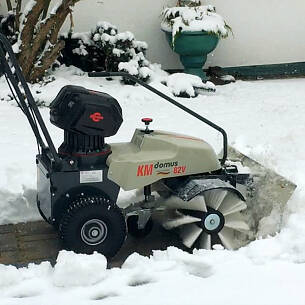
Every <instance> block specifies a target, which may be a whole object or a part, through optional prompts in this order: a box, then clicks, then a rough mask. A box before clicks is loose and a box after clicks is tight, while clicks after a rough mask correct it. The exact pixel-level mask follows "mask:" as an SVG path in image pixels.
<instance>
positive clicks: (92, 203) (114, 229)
mask: <svg viewBox="0 0 305 305" xmlns="http://www.w3.org/2000/svg"><path fill="white" fill-rule="evenodd" d="M59 230H60V236H61V238H62V240H63V243H64V245H65V247H66V248H67V249H70V250H73V251H75V252H76V253H87V254H91V253H93V252H94V251H98V252H100V253H103V254H104V255H105V256H106V257H112V256H114V255H115V254H116V253H117V252H118V250H119V249H120V248H121V246H122V244H123V242H124V240H125V238H126V224H125V218H124V216H123V214H122V212H121V210H120V209H119V208H118V207H117V206H116V205H115V204H113V203H112V202H110V200H109V199H105V198H103V197H99V196H95V197H88V198H80V199H78V200H76V201H74V202H73V203H72V204H71V206H70V207H69V208H68V210H67V211H66V212H65V213H64V215H63V217H62V220H61V222H60V225H59Z"/></svg>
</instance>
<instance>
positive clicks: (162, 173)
mask: <svg viewBox="0 0 305 305" xmlns="http://www.w3.org/2000/svg"><path fill="white" fill-rule="evenodd" d="M169 173H170V171H167V172H161V171H158V172H157V175H158V176H166V175H168V174H169Z"/></svg>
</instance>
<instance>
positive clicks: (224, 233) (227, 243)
mask: <svg viewBox="0 0 305 305" xmlns="http://www.w3.org/2000/svg"><path fill="white" fill-rule="evenodd" d="M218 236H219V238H220V240H221V242H222V244H223V245H224V247H225V248H226V249H228V250H235V249H237V248H239V247H240V243H239V242H238V241H237V240H236V237H235V235H234V230H233V229H231V228H226V227H224V228H223V229H222V230H221V231H220V232H219V233H218Z"/></svg>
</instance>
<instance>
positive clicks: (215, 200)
mask: <svg viewBox="0 0 305 305" xmlns="http://www.w3.org/2000/svg"><path fill="white" fill-rule="evenodd" d="M227 193H228V192H227V191H226V190H220V189H215V190H210V191H207V192H205V193H204V198H205V202H206V204H207V206H209V207H211V208H213V209H214V210H218V208H219V206H220V205H221V204H222V202H223V200H224V199H225V197H226V196H227Z"/></svg>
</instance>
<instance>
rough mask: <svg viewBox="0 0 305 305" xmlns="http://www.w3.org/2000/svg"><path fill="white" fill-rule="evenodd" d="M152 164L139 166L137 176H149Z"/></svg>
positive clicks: (151, 171)
mask: <svg viewBox="0 0 305 305" xmlns="http://www.w3.org/2000/svg"><path fill="white" fill-rule="evenodd" d="M153 166H154V165H153V164H145V165H139V166H138V171H137V176H151V175H152V173H153Z"/></svg>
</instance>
